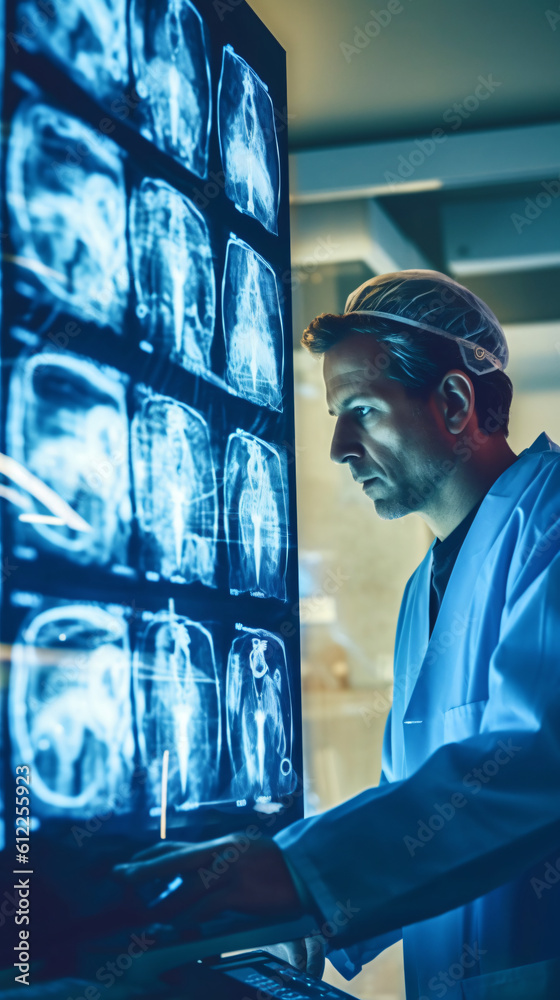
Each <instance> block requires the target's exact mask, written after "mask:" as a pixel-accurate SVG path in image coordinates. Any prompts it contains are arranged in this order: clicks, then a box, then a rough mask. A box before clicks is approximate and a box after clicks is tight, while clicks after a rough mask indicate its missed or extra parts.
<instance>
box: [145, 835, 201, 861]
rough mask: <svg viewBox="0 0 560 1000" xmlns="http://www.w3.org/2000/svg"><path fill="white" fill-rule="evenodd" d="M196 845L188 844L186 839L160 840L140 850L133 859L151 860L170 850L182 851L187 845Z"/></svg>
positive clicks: (193, 845)
mask: <svg viewBox="0 0 560 1000" xmlns="http://www.w3.org/2000/svg"><path fill="white" fill-rule="evenodd" d="M191 846H192V847H195V846H196V845H195V844H192V845H191V844H186V843H185V842H184V841H173V840H160V841H158V843H157V844H152V846H151V847H146V848H144V850H143V851H138V853H137V854H133V855H132V859H131V860H132V861H150V860H151V859H152V858H159V857H160V856H162V855H166V854H169V853H170V851H182V850H184V848H185V847H191Z"/></svg>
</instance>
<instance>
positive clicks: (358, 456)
mask: <svg viewBox="0 0 560 1000" xmlns="http://www.w3.org/2000/svg"><path fill="white" fill-rule="evenodd" d="M388 359H389V355H388V354H387V350H386V348H385V347H384V346H383V344H380V343H379V342H378V341H377V340H376V338H375V337H374V336H373V335H372V334H369V333H362V332H359V333H352V334H350V336H348V337H347V338H346V339H344V340H342V341H340V342H339V343H338V344H335V345H334V347H331V348H329V350H328V351H326V353H325V354H324V358H323V377H324V380H325V385H326V390H327V406H328V408H329V413H330V414H331V415H332V416H334V417H336V425H335V430H334V435H333V439H332V445H331V458H332V460H333V462H340V463H341V464H342V463H346V464H347V465H348V466H349V469H350V472H351V473H352V476H353V478H354V479H355V480H356V482H358V483H361V484H363V485H362V489H363V490H364V492H365V493H366V494H367V496H368V497H369V498H370V499H371V500H372V501H373V503H374V504H375V509H376V512H377V513H378V514H379V516H380V517H382V518H385V519H391V518H395V517H403V516H404V515H405V514H409V513H411V512H412V511H418V510H428V509H429V508H430V507H431V506H432V505H433V504H434V503H437V486H435V484H437V482H438V480H439V481H441V478H442V464H443V463H444V462H445V461H446V460H448V459H449V444H448V435H447V432H446V429H445V426H444V424H443V422H442V419H441V416H440V414H439V413H438V411H437V409H436V407H435V405H434V404H433V401H432V400H431V398H429V399H428V400H422V399H419V398H418V397H417V396H415V395H413V394H412V393H411V392H410V390H409V389H407V387H406V386H403V385H401V383H400V382H396V381H394V380H393V379H389V378H387V377H386V375H385V374H384V372H385V371H386V370H387V367H388ZM444 478H445V477H444Z"/></svg>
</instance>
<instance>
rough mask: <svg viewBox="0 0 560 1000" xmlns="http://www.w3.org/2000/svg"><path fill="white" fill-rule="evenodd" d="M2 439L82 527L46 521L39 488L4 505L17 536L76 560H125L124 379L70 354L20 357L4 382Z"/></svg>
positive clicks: (127, 524) (127, 508)
mask: <svg viewBox="0 0 560 1000" xmlns="http://www.w3.org/2000/svg"><path fill="white" fill-rule="evenodd" d="M7 439H8V453H9V455H10V457H11V458H14V459H15V460H16V461H17V462H19V463H20V465H21V466H23V468H24V469H25V470H27V471H28V472H30V473H32V474H33V476H35V477H37V478H38V480H40V481H41V482H42V483H43V484H45V485H46V486H48V487H50V489H51V490H54V491H55V493H56V494H58V496H59V497H61V498H62V499H63V500H64V501H66V503H67V504H69V506H70V507H71V508H72V509H73V510H74V511H75V512H76V513H77V514H79V515H80V517H81V518H82V519H83V521H84V522H85V527H84V528H83V530H80V529H77V528H75V527H72V526H71V525H69V524H66V523H60V520H59V523H57V521H56V517H55V518H54V521H53V522H51V523H49V520H48V518H49V516H50V514H51V513H52V511H49V510H48V509H46V508H45V506H44V498H43V497H42V494H41V493H40V491H39V492H37V491H36V490H35V491H34V492H27V491H25V490H22V491H21V493H20V503H21V508H18V506H17V505H11V507H10V509H11V510H12V511H13V512H14V515H15V516H16V517H17V518H18V520H17V521H16V524H17V526H18V528H19V533H20V536H21V535H24V537H25V539H26V541H27V542H31V543H32V544H34V545H37V546H39V547H40V548H43V549H47V550H49V551H50V552H55V553H57V554H59V555H63V556H65V557H66V558H68V559H70V560H72V561H73V562H76V563H81V564H100V565H103V564H106V563H110V562H113V563H115V562H116V563H124V562H126V559H127V544H128V538H129V534H130V524H131V520H132V508H131V500H130V482H129V471H128V469H129V466H128V422H127V415H126V402H125V386H124V380H123V377H122V376H120V375H119V374H118V373H117V372H116V371H114V370H113V369H111V368H105V367H103V368H101V367H100V366H99V365H97V364H95V362H93V361H88V360H86V359H84V358H80V357H77V356H76V355H71V354H69V353H64V354H63V353H62V352H59V353H54V352H51V351H43V352H42V353H40V354H35V355H33V356H31V357H30V356H23V357H21V358H20V359H19V360H18V361H17V362H16V364H15V366H14V371H13V374H12V378H11V381H10V393H9V400H8V425H7ZM20 511H21V512H20ZM43 516H46V518H47V520H46V521H45V522H43V521H42V520H41V518H42V517H43ZM23 520H25V521H29V523H25V524H23V523H22V521H23Z"/></svg>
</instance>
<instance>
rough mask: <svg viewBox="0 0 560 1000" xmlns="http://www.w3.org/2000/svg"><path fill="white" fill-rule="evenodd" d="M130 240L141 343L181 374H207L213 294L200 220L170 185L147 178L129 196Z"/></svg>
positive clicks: (209, 260)
mask: <svg viewBox="0 0 560 1000" xmlns="http://www.w3.org/2000/svg"><path fill="white" fill-rule="evenodd" d="M130 236H131V244H132V267H133V272H134V284H135V288H136V299H137V305H136V313H137V316H138V318H139V320H140V323H141V325H142V327H143V335H144V339H145V340H147V341H149V342H150V343H152V344H154V345H155V346H158V347H159V348H160V349H161V350H163V351H165V353H166V354H168V355H169V356H170V357H171V359H172V360H173V361H176V362H177V363H178V364H180V365H182V366H183V367H185V368H189V369H191V370H194V371H197V370H200V369H204V368H208V367H209V366H210V348H211V346H212V337H213V334H214V321H215V315H216V290H215V280H214V268H213V266H212V247H211V244H210V236H209V233H208V228H207V226H206V222H205V221H204V219H203V217H202V215H201V214H200V212H199V211H198V210H197V209H196V208H195V207H194V205H193V204H192V202H191V201H189V199H188V198H185V197H184V195H182V194H179V192H178V191H175V190H174V188H172V187H170V186H169V184H166V183H165V182H164V181H159V180H152V179H150V178H146V179H145V180H143V181H142V183H141V185H140V187H139V188H137V189H136V190H135V191H134V193H133V195H132V201H131V206H130Z"/></svg>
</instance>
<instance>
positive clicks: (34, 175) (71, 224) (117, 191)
mask: <svg viewBox="0 0 560 1000" xmlns="http://www.w3.org/2000/svg"><path fill="white" fill-rule="evenodd" d="M7 201H8V206H9V215H10V234H11V237H12V240H13V243H14V247H15V254H16V262H17V263H18V264H19V265H20V266H21V267H24V268H27V269H28V270H29V272H32V273H33V275H34V276H35V279H36V280H37V281H39V282H40V283H41V285H42V286H43V288H44V289H45V290H48V296H49V298H50V297H51V296H52V295H55V296H56V297H57V298H59V299H61V300H62V301H63V302H64V303H65V304H66V305H67V306H69V307H70V308H71V310H72V311H73V312H77V313H79V315H80V316H81V317H87V318H88V319H93V320H95V321H97V322H99V323H101V324H108V325H110V326H112V327H113V329H114V330H115V331H116V332H120V330H121V327H122V320H123V314H124V310H125V308H126V302H127V294H128V285H129V279H128V269H127V250H126V203H125V188H124V177H123V167H122V161H121V155H120V153H119V151H118V149H117V147H116V146H115V145H114V144H113V143H112V142H111V141H110V140H109V139H107V138H105V137H103V136H101V135H96V134H95V133H94V132H93V131H92V130H91V129H90V128H88V127H87V126H86V125H82V124H81V122H79V121H77V119H75V118H72V117H71V116H70V115H67V114H65V113H64V112H62V111H58V110H55V109H54V108H52V107H50V106H48V105H46V104H40V103H39V104H35V103H32V102H31V101H25V102H24V103H23V104H22V105H21V106H20V108H19V109H18V111H17V113H16V115H15V116H14V119H13V123H12V132H11V136H10V140H9V149H8V164H7Z"/></svg>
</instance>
